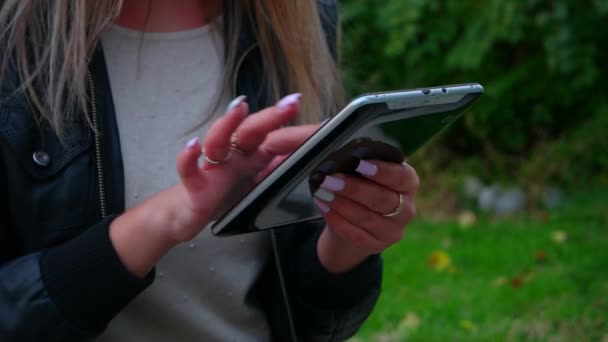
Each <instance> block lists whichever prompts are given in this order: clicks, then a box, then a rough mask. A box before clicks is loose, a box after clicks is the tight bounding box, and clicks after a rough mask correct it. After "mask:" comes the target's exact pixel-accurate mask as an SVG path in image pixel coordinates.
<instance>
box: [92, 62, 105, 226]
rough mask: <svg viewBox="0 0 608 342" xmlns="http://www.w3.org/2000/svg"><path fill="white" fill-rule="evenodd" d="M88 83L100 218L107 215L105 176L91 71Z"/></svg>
mask: <svg viewBox="0 0 608 342" xmlns="http://www.w3.org/2000/svg"><path fill="white" fill-rule="evenodd" d="M87 80H88V83H89V92H90V93H91V119H92V121H93V129H94V132H93V133H94V135H95V138H94V139H95V163H96V166H97V181H98V185H99V208H100V210H101V218H104V217H106V216H108V210H107V207H106V192H105V189H106V187H105V177H104V173H103V160H102V159H101V136H100V134H101V132H100V128H99V115H98V114H97V99H96V98H95V95H96V93H95V83H93V76H91V72H88V74H87Z"/></svg>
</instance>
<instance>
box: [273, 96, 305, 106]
mask: <svg viewBox="0 0 608 342" xmlns="http://www.w3.org/2000/svg"><path fill="white" fill-rule="evenodd" d="M301 97H302V94H300V93H295V94H291V95H287V96H285V97H284V98H282V99H281V100H280V101H279V102H277V104H276V106H277V107H279V109H280V110H285V109H287V108H289V106H291V105H292V104H295V103H298V102H299V101H300V98H301Z"/></svg>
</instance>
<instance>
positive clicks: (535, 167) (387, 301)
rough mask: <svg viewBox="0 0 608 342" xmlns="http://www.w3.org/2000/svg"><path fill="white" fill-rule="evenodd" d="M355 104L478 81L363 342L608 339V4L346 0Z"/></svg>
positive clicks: (422, 164)
mask: <svg viewBox="0 0 608 342" xmlns="http://www.w3.org/2000/svg"><path fill="white" fill-rule="evenodd" d="M341 7H342V8H341V13H342V25H343V40H344V42H343V47H342V69H343V72H344V80H345V84H346V88H347V94H348V95H349V96H351V97H353V96H356V95H357V94H360V93H368V92H374V91H384V90H397V89H405V88H419V87H426V86H437V85H444V84H458V83H467V82H479V83H481V84H482V85H483V86H484V87H485V90H486V92H485V94H484V95H483V96H482V98H481V100H480V101H479V102H478V103H477V104H476V105H474V107H473V108H472V109H471V110H470V111H469V112H467V113H466V114H465V115H464V116H463V118H461V119H460V120H459V121H457V122H456V123H454V124H453V125H452V126H451V127H450V128H449V129H448V130H447V131H445V132H444V134H442V135H441V136H440V137H439V138H438V139H436V140H435V141H433V142H432V143H430V144H428V145H427V146H425V147H424V148H423V149H422V150H421V151H419V152H418V153H417V154H416V155H414V156H412V158H411V159H410V163H411V164H413V165H414V166H415V167H416V169H417V170H418V172H419V175H420V177H421V179H422V185H421V190H420V194H419V198H418V200H417V204H418V206H419V213H418V216H417V218H416V219H415V220H414V222H412V224H411V225H410V226H409V227H408V230H409V232H408V234H406V236H405V238H404V241H403V242H402V243H400V244H399V245H398V246H395V247H393V248H392V249H390V250H389V251H387V252H386V253H385V260H386V261H385V270H386V271H385V285H384V289H383V294H382V298H381V300H380V302H379V304H378V306H377V307H376V309H375V311H374V313H373V314H372V316H371V317H370V319H369V321H368V322H367V323H366V325H365V326H364V327H363V328H362V330H361V331H360V333H359V334H358V335H357V336H356V338H355V340H360V341H401V340H405V339H406V340H414V341H416V340H420V341H434V340H467V341H468V340H482V341H484V340H514V341H519V340H531V341H545V340H549V341H552V340H559V341H574V340H576V341H597V340H599V341H602V340H603V341H608V299H607V298H608V275H607V274H608V204H606V203H608V0H588V1H575V0H553V1H543V0H520V1H515V0H486V1H474V0H462V1H437V0H435V1H433V0H384V1H379V0H367V1H356V0H342V1H341Z"/></svg>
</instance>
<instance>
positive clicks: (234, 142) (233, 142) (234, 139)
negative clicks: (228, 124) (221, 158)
mask: <svg viewBox="0 0 608 342" xmlns="http://www.w3.org/2000/svg"><path fill="white" fill-rule="evenodd" d="M238 142H239V138H238V136H237V135H236V133H233V134H232V135H231V136H230V149H231V150H232V151H235V152H238V153H240V154H241V155H243V156H245V157H249V156H250V155H251V152H246V151H243V150H242V149H241V148H240V147H239V144H238Z"/></svg>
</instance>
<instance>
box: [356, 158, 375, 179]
mask: <svg viewBox="0 0 608 342" xmlns="http://www.w3.org/2000/svg"><path fill="white" fill-rule="evenodd" d="M355 171H357V172H359V173H360V174H362V175H365V176H375V175H376V174H377V173H378V167H377V166H376V165H374V164H372V163H370V162H368V161H366V160H362V161H360V162H359V166H357V169H355Z"/></svg>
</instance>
